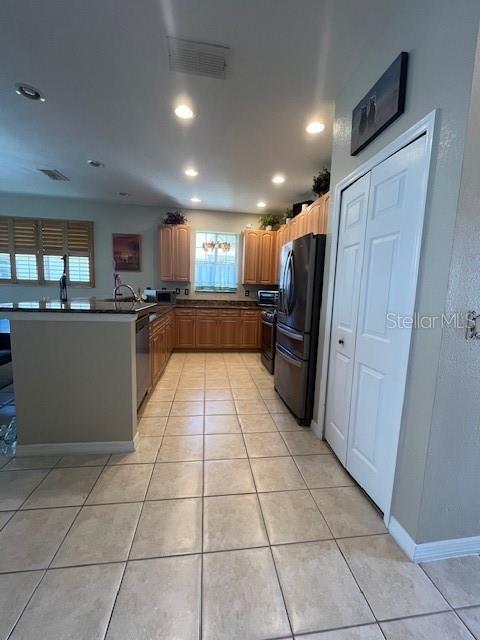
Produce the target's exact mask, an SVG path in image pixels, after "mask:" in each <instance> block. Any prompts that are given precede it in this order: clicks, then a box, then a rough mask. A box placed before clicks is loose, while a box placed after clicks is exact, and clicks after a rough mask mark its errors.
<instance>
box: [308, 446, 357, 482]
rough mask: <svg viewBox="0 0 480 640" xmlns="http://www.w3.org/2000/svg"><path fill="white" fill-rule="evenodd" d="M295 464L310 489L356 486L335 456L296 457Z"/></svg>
mask: <svg viewBox="0 0 480 640" xmlns="http://www.w3.org/2000/svg"><path fill="white" fill-rule="evenodd" d="M295 462H296V463H297V465H298V468H299V469H300V471H301V473H302V476H303V477H304V479H305V482H306V483H307V486H308V487H310V489H322V488H324V487H348V486H353V485H354V484H355V483H354V482H353V480H352V478H351V477H350V476H349V475H348V473H347V472H346V471H345V470H344V468H343V467H342V465H341V464H340V463H339V462H338V461H337V459H336V458H335V456H333V455H325V454H324V455H313V456H295Z"/></svg>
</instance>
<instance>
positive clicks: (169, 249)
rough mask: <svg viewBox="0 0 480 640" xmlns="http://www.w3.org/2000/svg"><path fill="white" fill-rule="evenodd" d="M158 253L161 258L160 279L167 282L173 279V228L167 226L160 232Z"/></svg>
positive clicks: (163, 226)
mask: <svg viewBox="0 0 480 640" xmlns="http://www.w3.org/2000/svg"><path fill="white" fill-rule="evenodd" d="M158 252H159V254H160V255H159V257H160V278H161V279H162V280H165V281H167V282H168V281H171V280H174V277H173V226H172V225H169V224H166V225H162V226H160V227H159V230H158Z"/></svg>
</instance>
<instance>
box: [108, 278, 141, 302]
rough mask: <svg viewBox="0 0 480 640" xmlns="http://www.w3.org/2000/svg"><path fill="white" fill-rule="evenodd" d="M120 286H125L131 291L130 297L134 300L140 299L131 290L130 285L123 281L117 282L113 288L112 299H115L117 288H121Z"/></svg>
mask: <svg viewBox="0 0 480 640" xmlns="http://www.w3.org/2000/svg"><path fill="white" fill-rule="evenodd" d="M122 287H126V288H127V289H128V290H129V291H130V292H131V294H132V297H133V299H134V300H135V302H139V301H140V298H139V297H138V296H137V294H136V293H135V291H134V290H133V287H131V286H130V285H129V284H124V283H123V282H121V283H120V284H117V286H116V287H115V289H114V290H113V299H114V300H116V299H117V293H118V290H119V289H121V288H122Z"/></svg>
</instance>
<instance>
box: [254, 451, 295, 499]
mask: <svg viewBox="0 0 480 640" xmlns="http://www.w3.org/2000/svg"><path fill="white" fill-rule="evenodd" d="M250 462H251V465H252V471H253V476H254V478H255V483H256V485H257V491H288V490H290V489H305V482H304V481H303V479H302V476H301V475H300V473H299V471H298V469H297V467H296V465H295V463H294V461H293V460H292V458H252V459H251V461H250Z"/></svg>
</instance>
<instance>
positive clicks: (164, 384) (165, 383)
mask: <svg viewBox="0 0 480 640" xmlns="http://www.w3.org/2000/svg"><path fill="white" fill-rule="evenodd" d="M177 386H178V378H161V379H160V380H159V381H158V382H157V386H156V387H155V392H157V391H159V390H160V389H173V390H175V389H176V388H177Z"/></svg>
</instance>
